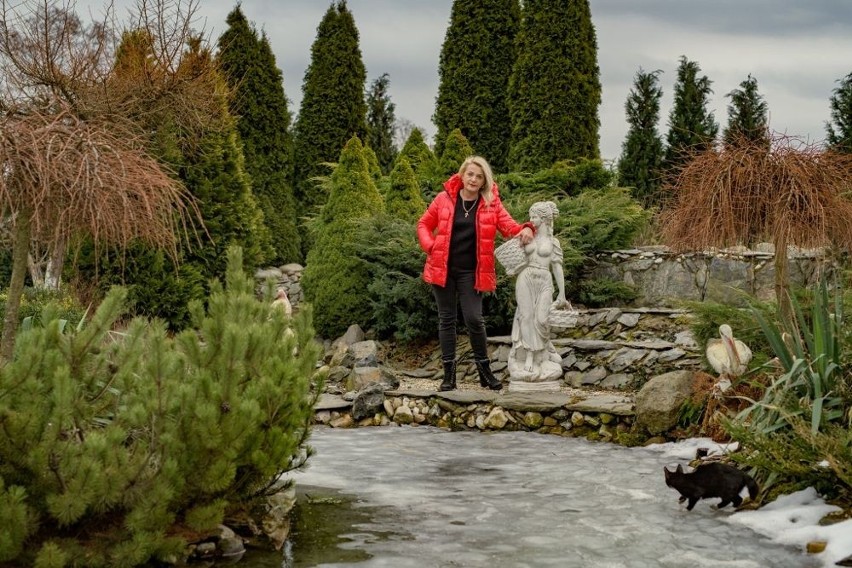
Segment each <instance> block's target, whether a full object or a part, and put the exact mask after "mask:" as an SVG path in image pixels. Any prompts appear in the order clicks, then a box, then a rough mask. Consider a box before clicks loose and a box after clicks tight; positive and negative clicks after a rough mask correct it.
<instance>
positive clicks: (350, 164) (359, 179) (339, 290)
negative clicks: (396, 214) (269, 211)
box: [301, 137, 384, 337]
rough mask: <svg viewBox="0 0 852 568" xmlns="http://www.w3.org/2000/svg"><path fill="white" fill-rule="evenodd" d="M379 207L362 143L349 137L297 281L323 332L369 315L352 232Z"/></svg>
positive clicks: (363, 269)
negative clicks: (301, 272)
mask: <svg viewBox="0 0 852 568" xmlns="http://www.w3.org/2000/svg"><path fill="white" fill-rule="evenodd" d="M383 212H384V202H383V200H382V196H381V194H379V190H378V189H377V188H376V184H375V183H374V182H373V178H372V177H371V176H370V171H369V165H368V163H367V158H366V157H365V155H364V147H363V145H362V144H361V141H360V140H359V139H358V138H357V137H353V138H352V139H351V140H350V141H349V142H348V143H347V144H346V146H345V147H344V148H343V151H342V152H341V154H340V160H339V162H338V164H337V167H336V168H335V170H334V173H333V174H332V175H331V192H330V194H329V197H328V201H327V202H326V204H325V205H324V206H323V208H322V212H321V213H320V217H319V228H318V231H317V232H318V236H317V239H316V244H315V245H314V246H313V248H311V250H310V252H309V253H308V258H307V266H306V267H305V271H304V274H303V276H302V282H301V283H302V287H303V289H304V291H305V299H306V300H307V301H308V302H310V303H311V304H313V306H314V309H315V324H316V327H317V331H318V332H319V333H320V335H322V336H323V337H337V336H338V335H340V334H342V333H343V332H344V331H346V329H347V328H348V327H349V326H350V325H352V324H353V323H359V324H362V325H366V322H368V321H369V319H370V301H369V294H368V292H367V286H368V285H369V283H370V274H369V267H368V266H366V265H365V263H364V262H362V261H360V260H359V259H358V256H357V250H356V249H357V247H356V246H355V245H354V243H353V239H352V235H353V234H354V232H355V231H356V228H357V226H358V223H359V222H360V221H363V220H365V219H370V218H372V217H374V216H376V215H379V214H381V213H383Z"/></svg>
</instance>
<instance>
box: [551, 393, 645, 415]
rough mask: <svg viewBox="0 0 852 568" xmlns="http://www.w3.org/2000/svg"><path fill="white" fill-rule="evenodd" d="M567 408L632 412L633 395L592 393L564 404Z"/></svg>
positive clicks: (614, 412) (584, 410)
mask: <svg viewBox="0 0 852 568" xmlns="http://www.w3.org/2000/svg"><path fill="white" fill-rule="evenodd" d="M565 408H566V409H568V410H576V411H578V412H606V413H608V414H616V415H618V416H632V415H633V414H634V406H633V397H632V396H625V395H623V394H593V395H590V396H588V397H586V398H584V399H582V400H579V401H576V402H571V403H570V404H566V405H565Z"/></svg>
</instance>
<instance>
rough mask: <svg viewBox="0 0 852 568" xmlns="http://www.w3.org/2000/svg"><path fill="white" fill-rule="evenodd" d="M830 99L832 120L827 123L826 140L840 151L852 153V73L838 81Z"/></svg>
mask: <svg viewBox="0 0 852 568" xmlns="http://www.w3.org/2000/svg"><path fill="white" fill-rule="evenodd" d="M838 82H839V83H840V86H839V87H837V88H836V89H834V91H833V93H834V94H833V95H832V97H831V99H830V105H831V122H827V123H826V124H825V129H826V134H827V136H826V141H827V142H828V144H829V146H831V147H832V148H833V149H834V150H837V151H839V152H844V153H847V154H852V73H849V74H848V75H846V77H844V78H843V79H840V80H839V81H838Z"/></svg>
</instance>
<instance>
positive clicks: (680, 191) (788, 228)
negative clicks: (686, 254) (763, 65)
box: [660, 134, 852, 306]
mask: <svg viewBox="0 0 852 568" xmlns="http://www.w3.org/2000/svg"><path fill="white" fill-rule="evenodd" d="M665 189H666V193H668V194H669V197H670V198H669V201H668V203H667V205H666V206H665V207H664V208H663V211H662V212H661V216H660V223H661V234H662V238H663V241H664V242H665V243H667V244H668V245H669V246H671V247H672V248H673V249H675V250H678V251H685V250H702V249H705V248H724V247H728V246H733V245H746V246H748V245H752V244H754V243H755V242H758V241H759V240H769V241H770V242H772V243H773V244H774V245H775V251H776V258H775V261H776V266H775V269H776V282H775V292H776V297H777V298H778V301H779V302H780V303H781V305H782V306H783V305H784V304H785V300H784V298H785V296H786V291H787V281H788V277H787V263H786V254H785V252H786V251H787V247H788V245H796V246H801V247H831V246H833V247H837V248H840V249H843V250H849V248H850V247H852V199H850V196H852V155H849V154H840V153H837V152H833V151H829V150H826V149H824V148H823V147H821V146H820V145H817V144H806V143H803V142H802V141H800V140H798V139H796V138H793V137H789V136H786V135H779V134H775V135H773V136H771V142H770V145H769V147H768V148H767V147H766V145H765V144H760V143H755V142H751V141H749V140H747V139H741V140H739V141H738V142H736V143H733V144H729V145H727V144H726V145H725V147H724V148H723V149H721V150H719V149H712V150H706V151H704V152H700V153H696V154H693V155H692V156H691V157H690V159H689V160H688V161H687V162H686V164H685V165H684V167H683V169H681V170H680V172H679V173H678V175H677V177H676V178H674V179H673V180H671V181H670V182H669V183H668V184H667V187H666V188H665Z"/></svg>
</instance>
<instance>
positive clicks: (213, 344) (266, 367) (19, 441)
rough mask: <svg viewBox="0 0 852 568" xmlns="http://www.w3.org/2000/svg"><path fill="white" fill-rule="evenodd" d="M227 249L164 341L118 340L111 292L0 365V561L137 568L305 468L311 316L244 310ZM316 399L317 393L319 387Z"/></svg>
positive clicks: (157, 328)
mask: <svg viewBox="0 0 852 568" xmlns="http://www.w3.org/2000/svg"><path fill="white" fill-rule="evenodd" d="M242 263H243V259H242V258H241V252H240V251H239V249H231V250H230V251H229V254H228V270H227V280H226V285H225V286H222V285H221V284H219V283H218V282H216V283H214V284H213V285H212V287H211V292H210V295H209V296H208V298H207V305H206V307H205V305H204V304H203V303H202V302H193V303H192V305H191V313H192V328H191V329H188V330H186V331H184V332H182V333H180V334H178V335H177V336H174V337H173V336H171V335H170V334H169V333H167V330H166V327H165V325H164V324H163V323H162V322H158V321H154V322H149V321H146V320H144V319H141V318H137V319H134V320H132V321H131V322H130V323H129V324H128V325H127V326H126V328H124V329H122V330H121V331H117V330H114V326H115V324H116V322H117V321H118V319H119V318H120V317H121V316H122V314H123V306H124V303H125V300H126V295H127V293H126V290H124V289H122V288H114V289H113V290H111V291H110V293H109V294H107V296H106V298H105V299H104V301H103V302H102V303H101V305H100V306H99V308H98V309H97V310H96V311H95V313H94V315H93V317H92V319H91V320H90V321H88V322H87V323H86V325H85V326H83V327H82V329H80V330H79V331H76V330H72V331H70V332H68V330H67V328H66V332H65V333H62V332H61V326H60V322H59V321H58V320H55V319H54V320H51V321H45V322H44V324H43V325H42V326H33V327H31V328H30V329H29V330H26V331H24V332H23V333H21V334H20V335H19V336H18V341H17V351H16V357H15V358H14V359H13V360H11V361H10V362H9V363H7V364H6V365H5V366H3V367H2V368H0V423H2V424H3V429H2V431H0V505H2V506H0V520H2V521H3V526H4V527H5V526H14V527H15V529H14V530H11V531H10V530H4V531H2V533H1V534H2V535H3V536H2V538H0V561H9V562H14V563H18V564H26V565H32V564H35V565H37V566H69V565H75V566H117V565H121V566H134V565H140V564H143V563H146V562H148V561H149V560H151V559H163V558H165V557H167V556H170V555H174V554H177V555H180V554H181V553H182V552H183V550H184V548H185V546H186V543H185V542H184V539H183V537H182V536H181V535H193V534H199V533H204V532H205V531H209V530H211V529H214V528H215V527H216V526H217V525H218V524H220V523H222V522H223V518H224V516H225V514H226V513H232V512H236V511H238V510H241V509H243V508H245V507H248V506H250V505H251V504H252V502H253V500H255V499H257V498H259V497H260V496H263V495H265V494H268V493H271V492H273V491H275V490H276V489H277V486H276V483H277V482H278V481H277V480H278V479H279V477H280V475H281V474H282V473H283V472H285V471H288V470H290V469H292V468H295V467H300V466H301V465H303V463H304V459H305V456H306V455H307V454H306V452H305V447H304V442H305V440H306V436H307V434H308V432H309V430H308V425H309V421H310V418H311V416H312V412H313V410H312V405H313V402H314V400H315V398H314V397H312V396H310V394H309V393H310V387H311V385H310V382H311V374H312V373H313V371H314V367H315V363H316V360H317V356H318V355H319V348H318V347H317V346H316V344H315V342H314V340H313V336H314V332H313V329H312V327H311V315H310V309H308V308H306V309H305V310H302V311H300V313H299V314H298V315H297V316H296V318H295V319H293V320H292V321H288V320H287V319H286V318H285V316H284V315H283V314H282V313H279V311H278V310H275V309H272V308H271V307H270V305H269V303H268V302H262V301H259V300H257V298H256V297H255V293H254V281H253V279H252V278H251V277H250V276H248V275H246V274H245V273H243V271H242ZM315 392H318V389H317V391H315Z"/></svg>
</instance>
